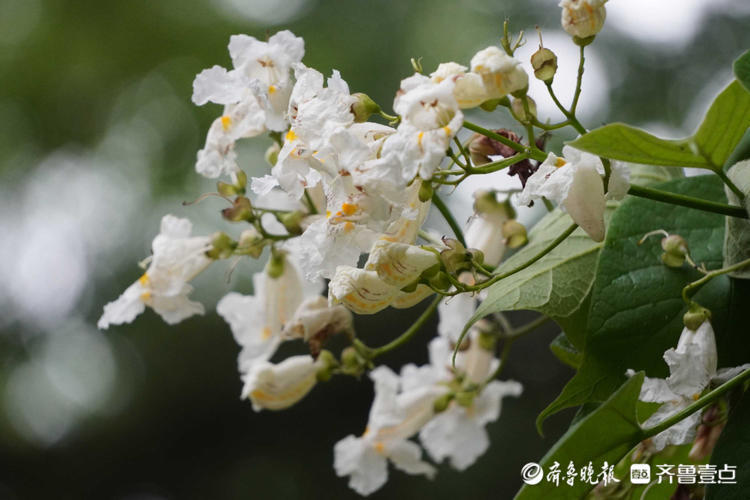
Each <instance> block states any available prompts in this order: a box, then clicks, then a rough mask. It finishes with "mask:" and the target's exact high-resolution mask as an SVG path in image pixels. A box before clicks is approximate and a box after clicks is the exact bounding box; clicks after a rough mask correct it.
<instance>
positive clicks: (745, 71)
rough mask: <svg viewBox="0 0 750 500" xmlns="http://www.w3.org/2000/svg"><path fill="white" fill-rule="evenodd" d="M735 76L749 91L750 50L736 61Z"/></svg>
mask: <svg viewBox="0 0 750 500" xmlns="http://www.w3.org/2000/svg"><path fill="white" fill-rule="evenodd" d="M733 69H734V76H736V77H737V80H739V81H740V83H741V84H742V85H744V86H745V88H746V89H747V90H750V50H748V51H747V52H745V53H744V54H742V55H741V56H740V57H738V58H737V60H736V61H734V66H733Z"/></svg>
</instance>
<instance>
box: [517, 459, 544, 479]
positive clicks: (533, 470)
mask: <svg viewBox="0 0 750 500" xmlns="http://www.w3.org/2000/svg"><path fill="white" fill-rule="evenodd" d="M543 478H544V472H543V471H542V466H541V465H539V464H538V463H536V462H529V463H527V464H526V465H524V466H523V467H522V468H521V479H523V482H524V483H526V484H539V483H540V482H541V481H542V479H543Z"/></svg>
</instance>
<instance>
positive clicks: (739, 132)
mask: <svg viewBox="0 0 750 500" xmlns="http://www.w3.org/2000/svg"><path fill="white" fill-rule="evenodd" d="M748 127H750V92H748V90H747V89H746V88H745V87H743V86H742V85H741V84H740V82H738V81H737V80H735V81H733V82H732V83H730V84H729V86H728V87H727V88H726V89H724V91H723V92H722V93H721V94H719V96H718V97H717V98H716V99H715V100H714V102H713V104H712V105H711V108H710V109H709V110H708V113H706V117H705V118H703V123H701V125H700V127H698V131H697V132H696V133H695V135H694V136H693V141H692V142H693V144H694V145H695V146H696V149H697V152H698V153H699V154H700V155H702V156H704V157H705V158H706V159H707V160H708V162H709V163H710V164H711V165H713V167H714V169H720V168H722V166H724V162H725V161H727V158H729V155H730V154H732V151H734V148H735V147H737V144H738V143H739V142H740V139H742V136H743V135H745V131H746V130H747V129H748Z"/></svg>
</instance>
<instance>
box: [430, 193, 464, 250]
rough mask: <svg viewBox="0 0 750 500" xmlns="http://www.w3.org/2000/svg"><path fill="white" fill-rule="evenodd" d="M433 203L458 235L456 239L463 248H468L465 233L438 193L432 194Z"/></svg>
mask: <svg viewBox="0 0 750 500" xmlns="http://www.w3.org/2000/svg"><path fill="white" fill-rule="evenodd" d="M432 203H433V204H434V205H435V207H437V209H438V210H439V211H440V213H441V214H442V215H443V218H444V219H445V221H446V222H447V223H448V225H449V226H450V228H451V230H453V234H455V235H456V239H457V240H458V241H460V242H461V244H462V245H463V246H466V240H465V239H464V233H463V231H461V226H459V225H458V223H457V222H456V219H455V218H454V217H453V214H452V213H451V211H450V210H449V209H448V207H447V206H446V204H445V203H444V202H443V200H441V199H440V197H439V196H438V194H437V193H433V194H432Z"/></svg>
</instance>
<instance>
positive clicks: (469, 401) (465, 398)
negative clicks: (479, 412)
mask: <svg viewBox="0 0 750 500" xmlns="http://www.w3.org/2000/svg"><path fill="white" fill-rule="evenodd" d="M475 396H476V393H475V392H474V391H461V392H459V393H457V394H456V397H455V399H456V403H458V404H459V405H461V406H463V407H464V408H471V406H472V405H473V404H474V397H475Z"/></svg>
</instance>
